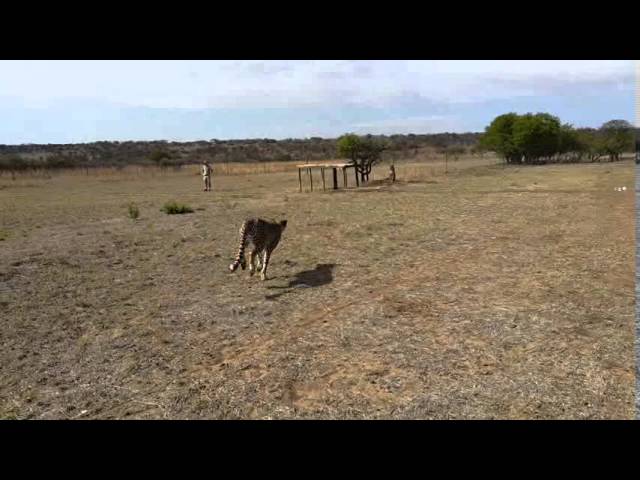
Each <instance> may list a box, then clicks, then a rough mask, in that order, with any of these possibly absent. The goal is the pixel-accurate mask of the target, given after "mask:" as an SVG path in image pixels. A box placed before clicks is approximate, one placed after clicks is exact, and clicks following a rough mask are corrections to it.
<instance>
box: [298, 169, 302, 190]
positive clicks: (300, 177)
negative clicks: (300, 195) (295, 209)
mask: <svg viewBox="0 0 640 480" xmlns="http://www.w3.org/2000/svg"><path fill="white" fill-rule="evenodd" d="M298 182H300V192H302V169H301V168H300V167H298Z"/></svg>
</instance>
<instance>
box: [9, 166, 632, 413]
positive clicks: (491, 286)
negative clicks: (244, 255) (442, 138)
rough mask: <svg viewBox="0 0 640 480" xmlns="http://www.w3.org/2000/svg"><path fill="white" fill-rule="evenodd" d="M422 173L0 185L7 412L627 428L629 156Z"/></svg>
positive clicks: (77, 178) (109, 177) (94, 178)
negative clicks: (328, 188)
mask: <svg viewBox="0 0 640 480" xmlns="http://www.w3.org/2000/svg"><path fill="white" fill-rule="evenodd" d="M420 155H422V154H420ZM410 158H413V157H410ZM419 158H420V161H410V160H402V161H397V162H395V167H396V169H397V174H398V180H397V182H396V183H395V184H394V185H393V186H390V185H389V186H386V185H380V186H375V187H374V186H371V187H367V188H364V189H363V188H360V189H355V188H354V189H350V190H341V191H339V192H326V193H316V192H314V193H313V194H308V193H302V194H300V193H297V190H298V179H297V174H296V172H294V171H291V172H289V171H280V172H275V173H270V174H260V175H256V173H259V172H260V171H261V170H260V169H261V167H262V164H261V163H256V164H253V165H252V164H234V165H235V166H234V169H235V168H236V167H237V170H233V173H234V176H221V177H219V178H218V179H217V183H216V194H215V195H216V196H217V197H212V196H208V195H205V194H203V193H202V192H201V191H200V178H199V177H198V176H197V175H196V174H197V169H196V168H194V169H186V171H182V172H174V171H173V170H168V171H166V172H165V173H160V169H159V168H157V167H155V166H150V167H148V168H149V170H148V172H149V174H147V173H145V171H146V170H145V169H146V168H147V167H145V168H142V169H141V171H142V172H143V173H141V174H140V175H139V176H138V175H137V174H136V173H135V172H136V171H137V169H138V167H127V168H125V169H124V170H123V171H120V172H116V171H110V170H109V171H105V173H104V174H98V172H99V170H97V171H96V173H95V174H92V175H89V176H85V174H84V173H83V172H81V171H69V172H67V171H61V172H60V173H59V174H58V176H57V178H56V180H55V181H50V180H48V179H46V178H43V177H28V176H24V177H19V178H18V179H17V180H16V181H13V180H11V178H10V177H8V176H4V177H0V212H2V222H0V224H1V226H0V228H5V229H11V230H10V231H11V233H12V234H11V236H10V237H8V238H7V239H6V241H4V242H3V243H2V247H0V285H1V286H2V288H1V289H0V316H1V317H2V320H3V330H2V336H3V337H2V341H3V342H4V345H6V346H8V348H0V365H2V375H0V416H4V417H6V416H9V414H11V415H15V416H16V417H17V418H20V419H23V418H34V419H65V418H88V419H118V418H130V419H160V418H171V419H199V418H202V419H230V418H255V419H262V418H274V419H288V418H290V419H344V418H355V419H368V418H369V419H370V418H379V419H389V418H391V419H393V418H400V419H412V418H413V419H416V418H418V419H429V418H437V419H444V418H458V419H478V418H484V419H486V418H506V419H522V418H526V419H535V418H547V419H585V418H586V419H588V418H600V419H602V418H604V419H623V418H633V416H634V391H635V377H634V365H635V362H634V358H635V357H634V339H635V335H634V302H633V298H634V296H633V288H634V263H633V258H634V252H635V235H634V229H633V226H634V216H635V205H634V197H633V193H632V188H630V187H631V186H632V185H633V179H634V169H635V165H634V164H633V162H631V161H628V162H618V163H611V164H609V163H607V164H598V163H594V164H591V163H588V164H584V165H560V164H553V165H543V166H540V167H537V168H503V166H502V165H499V160H498V159H497V158H496V157H495V156H492V155H489V154H486V155H485V156H484V157H483V158H479V157H477V156H475V157H471V156H466V155H463V156H462V157H461V158H460V159H459V160H457V161H456V162H455V163H454V162H451V163H450V164H449V173H448V175H447V176H446V177H445V175H444V170H445V159H444V158H442V156H440V155H436V154H434V155H433V156H430V157H426V156H425V157H424V158H423V157H419ZM275 167H276V165H275V164H274V170H275ZM387 168H388V166H387V165H386V164H379V165H376V166H374V167H373V171H372V173H373V177H374V178H375V179H378V178H384V177H385V176H386V175H387ZM241 169H246V170H245V171H246V172H253V173H251V175H246V176H244V177H243V176H237V175H240V174H241V172H242V170H241ZM621 185H626V186H627V188H628V189H629V190H628V191H626V192H615V191H614V187H617V186H621ZM35 187H37V188H35ZM169 190H170V193H168V192H169ZM142 194H144V202H145V204H152V205H156V207H154V208H149V209H145V208H143V209H144V210H145V215H144V216H143V217H145V224H144V225H143V224H140V225H136V228H131V226H132V225H131V222H130V221H129V220H128V218H127V217H125V212H124V207H123V206H126V205H127V204H128V203H129V202H133V201H135V202H140V201H141V200H140V198H141V195H142ZM169 195H170V196H169ZM285 195H286V197H287V199H288V201H285V200H284V196H285ZM16 198H20V208H15V206H16V204H17V202H16ZM170 198H176V199H178V200H180V201H181V202H184V203H187V204H189V205H190V206H192V207H193V208H194V210H196V211H197V209H199V208H206V211H204V212H203V213H202V214H200V213H198V214H193V215H187V216H184V217H182V218H176V217H171V216H168V215H166V214H164V213H162V212H161V211H160V207H161V206H162V204H163V203H164V202H165V201H166V200H168V199H170ZM214 198H215V199H214ZM218 199H220V200H219V201H218ZM138 205H139V206H141V207H142V205H143V204H141V203H138ZM514 212H517V214H516V215H514ZM258 213H259V214H260V215H264V216H265V217H273V218H282V216H283V214H284V213H286V218H287V219H288V220H289V226H288V227H287V231H286V233H285V235H284V236H283V240H282V243H281V245H280V246H279V247H278V249H277V250H276V251H275V252H274V256H273V261H272V264H271V267H270V268H271V271H272V272H273V279H272V280H269V281H267V282H264V283H262V282H249V281H248V274H247V272H244V274H245V275H242V276H229V274H228V269H227V267H228V265H229V262H230V259H232V258H233V255H234V254H235V253H236V252H237V244H238V243H237V242H238V228H239V224H240V223H239V222H240V221H241V219H243V218H245V217H246V216H248V215H255V214H258ZM79 218H82V222H79V221H78V219H79ZM138 227H140V228H138ZM326 264H331V265H334V266H333V268H332V269H331V270H330V271H329V272H327V271H325V270H323V269H322V267H321V266H322V265H326ZM594 352H595V353H597V355H594Z"/></svg>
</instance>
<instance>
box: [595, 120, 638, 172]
mask: <svg viewBox="0 0 640 480" xmlns="http://www.w3.org/2000/svg"><path fill="white" fill-rule="evenodd" d="M600 132H601V133H602V142H603V145H602V147H603V150H604V152H605V153H606V155H608V156H609V160H610V161H612V162H613V161H615V160H619V158H620V154H621V153H624V152H625V151H627V152H630V151H633V140H634V132H633V126H632V125H631V124H630V123H629V122H627V121H626V120H611V121H609V122H606V123H605V124H604V125H602V126H601V127H600Z"/></svg>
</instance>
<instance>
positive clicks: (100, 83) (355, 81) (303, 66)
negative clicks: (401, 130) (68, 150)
mask: <svg viewBox="0 0 640 480" xmlns="http://www.w3.org/2000/svg"><path fill="white" fill-rule="evenodd" d="M632 75H633V64H632V61H619V60H593V61H587V60H577V61H558V60H536V61H530V60H514V61H507V60H470V61H445V60H426V61H404V60H397V61H396V60H380V61H377V60H375V61H373V60H365V61H344V60H335V61H334V60H331V61H326V60H322V61H314V60H308V61H289V60H286V61H277V60H276V61H263V60H255V61H0V97H1V96H9V97H14V98H19V99H20V100H21V101H22V102H24V104H25V105H32V106H42V105H46V104H48V102H51V101H53V100H56V99H67V98H87V99H89V98H91V99H100V100H102V101H108V102H113V103H119V104H123V105H130V106H149V107H157V108H256V107H257V108H271V107H300V106H318V105H326V106H340V105H344V104H361V105H367V106H378V107H384V106H385V105H388V104H389V103H390V102H394V101H396V100H397V99H399V98H407V97H409V98H411V97H416V98H422V99H425V100H426V101H431V102H438V103H459V102H470V101H483V100H491V99H500V98H509V97H513V96H519V95H541V94H554V93H563V92H566V91H568V90H569V91H574V92H577V91H580V89H583V88H585V89H588V88H591V87H597V88H605V89H607V88H612V89H614V88H631V86H630V85H631V84H630V82H632Z"/></svg>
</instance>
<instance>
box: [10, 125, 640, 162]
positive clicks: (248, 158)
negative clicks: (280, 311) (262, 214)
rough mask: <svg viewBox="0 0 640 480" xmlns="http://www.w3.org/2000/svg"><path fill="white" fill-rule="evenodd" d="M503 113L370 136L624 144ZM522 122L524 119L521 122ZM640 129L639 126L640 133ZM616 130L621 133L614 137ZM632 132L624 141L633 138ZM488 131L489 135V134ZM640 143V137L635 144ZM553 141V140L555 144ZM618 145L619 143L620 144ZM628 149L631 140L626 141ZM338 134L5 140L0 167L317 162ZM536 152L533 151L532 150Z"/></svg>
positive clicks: (420, 148) (522, 153)
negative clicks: (483, 124)
mask: <svg viewBox="0 0 640 480" xmlns="http://www.w3.org/2000/svg"><path fill="white" fill-rule="evenodd" d="M514 115H515V114H506V115H502V116H500V117H497V118H496V119H495V120H494V121H493V122H492V124H491V125H489V126H488V127H487V129H486V130H485V132H483V133H479V132H478V133H473V132H471V133H437V134H425V135H414V134H408V135H374V136H369V138H372V139H374V140H376V141H378V142H380V143H381V144H383V145H384V146H385V148H384V152H383V153H382V160H383V161H384V160H400V159H413V158H416V157H417V158H422V157H424V156H425V155H424V154H425V153H426V152H429V153H430V154H431V153H433V154H446V153H452V154H453V153H455V154H456V155H459V154H461V153H469V154H478V155H482V154H484V153H486V152H487V151H491V152H495V153H497V154H498V155H500V156H504V157H505V158H507V160H508V161H510V162H519V161H520V159H521V158H525V159H526V160H527V162H526V163H528V162H529V159H530V160H531V161H532V162H534V161H535V162H537V161H540V160H544V161H545V162H546V161H583V160H585V159H586V160H589V161H596V160H599V159H600V158H601V157H604V156H614V155H616V158H617V153H615V152H613V151H612V150H611V145H612V144H616V145H617V144H620V142H619V141H618V140H617V139H618V137H619V136H618V137H616V134H613V133H611V134H610V133H609V132H613V130H608V129H607V128H605V127H606V126H607V125H608V124H614V126H617V124H616V122H618V121H612V122H608V124H605V125H604V126H603V127H601V128H599V129H592V128H581V129H573V128H570V126H565V125H561V124H560V123H559V121H558V120H557V119H556V118H555V117H551V116H550V115H548V114H537V115H535V116H531V115H525V116H514ZM520 124H522V125H520ZM638 132H640V130H638V129H636V134H638ZM612 135H613V136H612ZM626 135H627V134H626V133H625V134H624V135H623V137H624V139H623V140H622V143H623V144H624V145H626V142H627V138H629V137H628V136H626ZM483 137H484V138H483ZM631 145H633V144H631ZM549 146H550V147H549ZM616 148H618V147H616ZM624 148H625V149H626V146H625V147H624ZM337 152H338V139H337V138H333V139H327V138H320V137H312V138H308V139H286V140H272V139H268V138H265V139H253V140H217V139H211V140H208V141H205V140H202V141H195V142H168V141H152V142H145V141H138V142H134V141H128V142H94V143H82V144H46V145H40V144H26V145H0V171H2V170H4V171H20V170H29V169H33V170H40V169H60V168H94V167H116V168H123V167H125V166H127V165H157V166H160V167H180V166H181V165H185V164H193V163H198V162H201V161H202V160H208V161H209V162H212V163H225V162H233V163H243V162H279V161H292V162H304V161H307V160H308V161H317V160H325V159H330V158H336V157H337V156H338V153H337ZM530 152H533V153H530Z"/></svg>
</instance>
